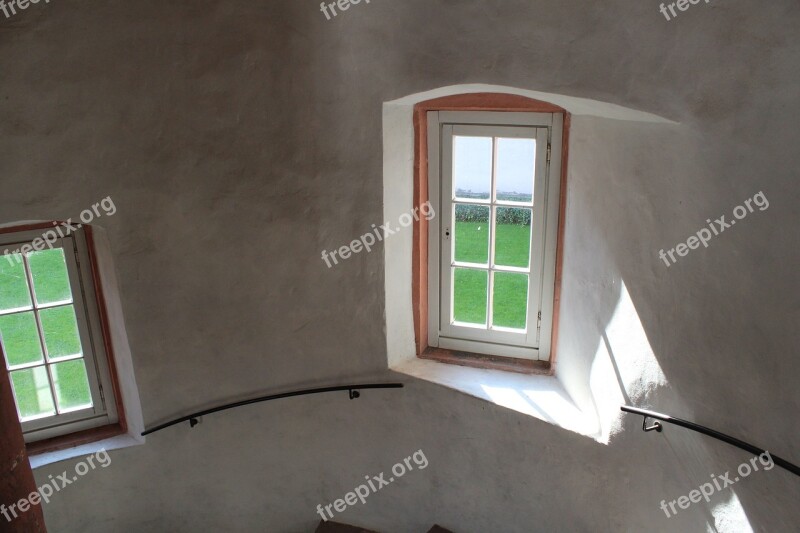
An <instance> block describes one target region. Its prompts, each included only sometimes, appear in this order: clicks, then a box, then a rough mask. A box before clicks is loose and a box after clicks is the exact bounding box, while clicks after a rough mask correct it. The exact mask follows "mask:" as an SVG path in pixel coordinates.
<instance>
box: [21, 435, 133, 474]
mask: <svg viewBox="0 0 800 533" xmlns="http://www.w3.org/2000/svg"><path fill="white" fill-rule="evenodd" d="M109 432H113V429H112V430H109ZM138 444H144V437H140V436H137V435H133V434H132V432H130V431H129V432H128V433H124V434H122V435H116V436H113V437H109V438H107V439H102V440H96V441H93V442H89V443H87V444H82V445H80V446H72V447H70V448H64V449H60V450H52V451H47V452H42V453H37V454H36V455H29V457H28V459H29V460H30V463H31V468H34V469H35V468H39V467H42V466H46V465H49V464H51V463H57V462H59V461H66V460H67V459H72V458H74V457H85V456H87V455H92V454H94V453H97V452H99V451H100V450H106V451H111V450H118V449H120V448H127V447H129V446H136V445H138Z"/></svg>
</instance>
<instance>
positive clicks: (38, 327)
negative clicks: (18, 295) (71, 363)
mask: <svg viewBox="0 0 800 533" xmlns="http://www.w3.org/2000/svg"><path fill="white" fill-rule="evenodd" d="M22 264H23V266H24V268H25V277H27V278H28V292H29V293H30V296H31V305H32V306H33V317H34V321H35V322H36V332H37V334H38V335H39V346H40V347H41V349H42V357H43V358H44V369H45V372H47V384H48V385H49V387H48V388H49V389H50V398H51V399H52V400H53V409H55V411H56V416H58V415H59V414H60V411H59V407H58V402H57V401H56V391H55V386H54V385H53V376H52V374H51V373H50V355H49V354H48V353H47V343H45V342H44V328H43V327H42V320H41V317H40V316H39V309H38V307H37V301H36V294H35V293H34V288H33V273H32V272H31V266H30V263H29V262H28V256H27V255H26V254H22Z"/></svg>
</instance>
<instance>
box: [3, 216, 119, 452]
mask: <svg viewBox="0 0 800 533" xmlns="http://www.w3.org/2000/svg"><path fill="white" fill-rule="evenodd" d="M44 231H46V230H45V229H39V230H28V231H20V232H12V233H5V234H0V250H2V251H3V252H4V251H6V250H9V251H12V252H13V251H16V250H19V249H20V248H21V247H22V246H24V245H26V244H27V245H30V244H31V242H33V241H34V240H35V239H37V238H38V239H39V240H40V241H41V237H42V233H43V232H44ZM52 247H53V248H62V249H63V250H64V258H65V260H66V265H67V273H68V276H69V284H70V289H71V290H72V300H73V302H72V304H73V306H74V309H75V317H76V319H77V322H78V332H79V334H80V341H81V349H82V353H83V360H84V362H85V364H86V374H87V377H88V380H89V390H90V392H91V397H92V406H91V407H89V408H84V409H80V410H74V411H70V410H66V411H65V412H63V413H58V409H57V407H56V410H57V413H56V414H55V415H50V416H43V417H40V418H34V419H29V420H26V421H21V425H22V431H23V435H24V437H25V442H36V441H40V440H44V439H49V438H53V437H59V436H63V435H68V434H70V433H75V432H77V431H82V430H86V429H91V428H96V427H101V426H105V425H109V424H115V423H117V422H118V421H119V415H118V412H117V405H116V401H115V396H114V389H113V384H112V379H111V371H110V368H109V363H108V353H107V352H106V349H105V342H104V338H103V333H102V332H103V330H102V326H101V321H100V309H99V306H98V301H97V294H96V292H95V286H94V282H93V277H92V268H91V260H90V255H89V248H88V244H87V242H86V235H85V230H84V229H80V230H78V231H75V232H73V233H72V234H70V235H68V236H65V237H63V238H59V239H57V240H56V241H55V243H54V244H52ZM28 249H30V247H29V248H27V249H26V251H27V250H28ZM6 260H7V259H6V258H5V257H4V256H0V261H6ZM23 265H24V268H25V273H26V276H27V283H28V290H29V291H31V287H32V278H31V273H30V270H29V268H28V265H27V261H24V262H23ZM33 298H34V296H33V293H32V291H31V302H32V304H33V302H34V301H35V300H34V299H33ZM35 307H36V306H35V305H34V308H35ZM42 307H46V306H42ZM31 310H33V311H34V314H35V316H36V322H37V328H38V330H39V335H40V341H41V335H42V330H41V323H40V321H39V314H38V311H37V310H36V309H31ZM42 351H43V354H44V357H45V361H47V360H48V359H47V348H46V346H45V345H44V343H42ZM3 359H4V360H3V361H2V364H3V365H4V366H3V369H4V370H5V372H7V373H9V372H10V371H11V370H10V369H9V367H8V362H7V360H5V357H4V358H3ZM66 360H68V359H66ZM60 361H62V360H61V359H58V360H56V362H60ZM30 366H37V365H30ZM21 368H24V367H23V366H20V367H15V368H14V369H21ZM47 370H48V379H49V380H50V392H51V395H52V397H53V405H54V406H57V401H56V398H55V391H54V390H53V379H52V375H51V373H50V368H49V366H48V367H47ZM9 381H10V376H9ZM12 388H13V384H12Z"/></svg>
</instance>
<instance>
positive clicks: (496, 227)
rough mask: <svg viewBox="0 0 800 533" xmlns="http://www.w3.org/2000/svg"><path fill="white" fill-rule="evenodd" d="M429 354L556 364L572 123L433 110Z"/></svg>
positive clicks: (549, 117)
mask: <svg viewBox="0 0 800 533" xmlns="http://www.w3.org/2000/svg"><path fill="white" fill-rule="evenodd" d="M427 127H428V130H427V142H428V145H427V150H428V196H429V198H430V201H431V202H432V203H433V205H436V206H438V208H439V209H438V211H437V214H438V216H437V217H436V218H434V219H433V220H431V222H430V224H429V226H428V239H427V240H428V305H429V309H428V346H430V347H435V348H442V349H447V350H457V351H460V352H469V353H475V354H487V355H491V356H500V357H510V358H515V359H522V360H535V361H547V360H549V357H550V334H551V331H552V322H553V299H554V287H555V264H556V241H557V237H558V231H557V230H558V214H559V213H558V211H559V196H560V185H561V180H560V178H561V171H560V169H561V165H560V162H561V154H560V150H561V136H562V127H563V114H561V113H534V112H530V113H528V112H523V113H514V112H488V111H487V112H483V111H470V112H461V111H429V112H428V113H427Z"/></svg>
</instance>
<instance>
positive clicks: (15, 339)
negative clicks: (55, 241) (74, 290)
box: [0, 249, 91, 417]
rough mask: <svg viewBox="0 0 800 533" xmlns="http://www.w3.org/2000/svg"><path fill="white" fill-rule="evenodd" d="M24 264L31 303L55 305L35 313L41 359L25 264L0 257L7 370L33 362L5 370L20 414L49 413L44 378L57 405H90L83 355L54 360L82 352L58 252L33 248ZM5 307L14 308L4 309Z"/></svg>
mask: <svg viewBox="0 0 800 533" xmlns="http://www.w3.org/2000/svg"><path fill="white" fill-rule="evenodd" d="M19 257H20V256H19V255H17V256H16V258H19ZM29 265H30V271H31V277H32V278H33V286H34V293H35V296H36V305H37V306H47V305H48V304H50V305H52V304H56V303H57V305H55V306H53V307H47V308H45V309H41V310H40V311H39V322H40V325H41V329H42V332H43V335H44V344H45V346H46V348H47V353H48V356H49V359H48V361H47V362H45V357H44V350H43V347H42V342H41V341H40V339H39V333H38V327H37V323H36V315H35V313H34V311H33V309H32V305H31V297H30V292H29V290H28V282H27V277H26V274H25V268H24V266H23V264H22V262H21V261H20V262H19V263H17V262H16V260H14V261H12V262H9V261H8V260H7V259H6V258H5V257H2V258H0V313H5V314H0V342H2V346H3V351H4V354H5V357H6V365H7V368H8V367H9V366H11V367H14V366H17V365H25V364H36V365H37V366H32V367H29V368H25V369H22V370H12V371H11V381H12V383H13V385H14V393H15V396H16V400H17V406H18V408H19V411H20V414H21V415H22V416H23V417H29V416H35V415H42V414H47V413H51V414H52V413H54V412H55V410H54V406H53V399H52V395H51V393H50V379H52V380H53V384H54V389H55V391H56V397H57V401H58V405H59V408H60V409H62V410H63V409H70V408H74V407H79V406H83V405H87V404H91V394H90V392H89V382H88V379H87V376H86V366H85V364H84V361H83V359H82V358H80V359H71V360H68V361H61V362H59V360H60V359H64V358H68V357H71V356H74V355H77V354H81V353H82V349H81V342H80V336H79V333H78V325H77V321H76V319H75V309H74V307H73V306H72V305H71V303H70V301H71V291H70V285H69V278H68V276H67V270H66V264H65V262H64V255H63V252H62V250H60V249H53V250H44V251H41V252H35V253H33V254H32V255H30V256H29ZM11 310H14V311H13V312H9V311H11ZM47 363H49V364H47ZM48 367H49V372H48ZM50 376H51V377H50Z"/></svg>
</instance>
